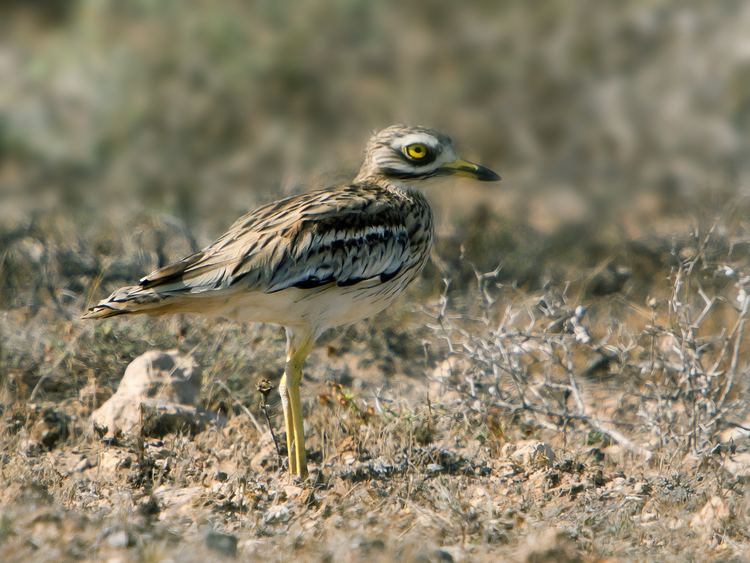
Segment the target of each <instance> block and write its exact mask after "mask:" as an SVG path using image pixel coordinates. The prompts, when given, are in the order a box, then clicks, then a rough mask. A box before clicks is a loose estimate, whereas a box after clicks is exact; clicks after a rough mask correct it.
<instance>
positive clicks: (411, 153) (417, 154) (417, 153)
mask: <svg viewBox="0 0 750 563" xmlns="http://www.w3.org/2000/svg"><path fill="white" fill-rule="evenodd" d="M404 152H405V153H406V156H408V157H409V158H411V159H413V160H422V159H423V158H425V157H426V156H427V154H428V151H427V146H426V145H424V144H422V143H412V144H411V145H408V146H407V147H406V148H405V149H404Z"/></svg>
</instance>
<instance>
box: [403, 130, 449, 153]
mask: <svg viewBox="0 0 750 563" xmlns="http://www.w3.org/2000/svg"><path fill="white" fill-rule="evenodd" d="M414 143H421V144H423V145H426V146H427V147H429V148H430V149H432V150H436V149H437V147H438V146H439V144H440V143H439V141H438V140H437V139H436V138H435V137H433V136H432V135H429V134H427V133H411V134H409V135H405V136H403V137H401V138H399V139H398V146H399V148H402V149H403V148H404V147H407V146H409V145H412V144H414Z"/></svg>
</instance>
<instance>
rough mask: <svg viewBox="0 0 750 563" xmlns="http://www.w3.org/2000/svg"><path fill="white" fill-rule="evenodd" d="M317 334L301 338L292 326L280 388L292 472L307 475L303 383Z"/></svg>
mask: <svg viewBox="0 0 750 563" xmlns="http://www.w3.org/2000/svg"><path fill="white" fill-rule="evenodd" d="M314 341H315V338H314V337H313V336H312V334H311V333H304V335H303V336H302V337H301V338H299V337H297V335H295V334H294V333H293V332H292V330H290V329H287V358H286V370H285V372H284V376H283V377H282V379H281V385H280V386H279V392H281V402H282V405H283V406H284V423H285V424H286V440H287V448H288V450H289V472H290V474H291V475H292V476H294V475H297V476H299V477H301V478H303V479H304V478H306V477H307V458H306V455H305V424H304V418H303V416H302V400H301V398H300V384H301V383H302V366H303V365H304V363H305V359H306V358H307V356H308V354H309V353H310V350H311V349H312V345H313V343H314Z"/></svg>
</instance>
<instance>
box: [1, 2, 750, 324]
mask: <svg viewBox="0 0 750 563" xmlns="http://www.w3.org/2000/svg"><path fill="white" fill-rule="evenodd" d="M0 22H1V23H0V198H1V199H0V306H2V307H3V308H6V309H17V308H26V307H31V308H32V309H33V308H34V307H38V306H40V303H42V302H44V301H45V300H48V299H53V300H54V301H55V302H56V303H57V305H58V306H59V307H61V308H62V309H64V310H66V311H67V310H68V309H67V308H68V307H70V310H69V311H70V314H71V315H73V313H74V312H77V311H78V310H80V308H81V307H82V306H83V305H84V303H85V302H87V301H89V300H91V298H92V296H91V295H87V291H88V290H89V289H90V288H91V280H92V279H94V278H97V276H100V275H103V276H104V278H103V279H102V283H103V285H104V286H106V289H107V290H109V289H112V288H113V287H114V286H116V285H119V284H120V283H121V282H126V281H132V280H133V279H134V278H137V277H138V276H140V275H142V274H143V273H144V272H146V271H148V270H150V269H151V268H153V267H156V266H157V265H161V264H164V263H165V262H168V261H170V260H173V259H177V258H180V257H181V256H182V255H183V254H184V253H185V252H188V251H190V250H191V249H194V248H198V247H201V246H202V245H204V244H206V243H208V242H210V241H211V240H213V238H214V237H215V236H217V235H219V234H220V233H221V232H223V229H225V228H226V227H227V226H228V225H229V224H231V222H232V221H233V220H234V219H235V218H236V217H237V216H238V215H240V214H241V213H243V212H245V211H246V210H248V209H251V208H252V207H253V206H254V205H256V204H258V203H261V202H265V201H268V200H271V199H274V198H276V197H278V196H281V195H285V194H290V193H295V192H299V191H303V190H307V189H313V188H317V187H321V186H325V185H329V184H334V183H337V182H342V181H346V180H347V179H350V178H352V176H353V175H354V174H355V172H356V170H357V167H358V165H359V161H360V155H361V151H362V148H363V146H364V142H365V140H366V139H367V137H368V136H369V135H370V133H371V132H372V131H373V130H375V129H378V128H381V127H384V126H387V125H389V124H391V123H394V122H405V123H410V124H424V125H428V126H432V127H435V128H438V129H441V130H443V131H445V132H447V133H448V134H450V135H451V136H453V137H454V139H456V141H457V143H458V146H459V149H460V150H461V152H462V153H463V155H464V156H465V157H466V158H470V159H476V160H478V161H481V162H483V163H484V164H486V165H488V166H489V167H491V168H493V169H495V170H497V171H499V172H500V173H501V174H502V175H503V178H504V181H503V182H502V183H501V184H500V185H499V186H497V187H487V186H485V185H482V186H476V185H473V184H471V182H468V181H466V182H465V181H460V182H458V183H455V182H454V183H453V184H450V183H449V184H448V185H443V186H436V187H435V188H434V189H432V188H431V190H430V194H429V196H430V198H431V199H432V200H433V201H434V202H435V204H436V206H437V207H438V209H439V215H440V221H439V235H440V241H439V244H438V256H439V258H440V260H439V261H437V262H436V263H437V268H438V269H439V268H443V269H444V270H445V269H447V268H448V267H450V266H452V265H455V264H457V261H458V260H459V258H460V257H461V256H463V257H467V258H469V259H470V260H471V262H472V263H474V264H476V266H477V267H478V268H479V269H492V268H494V267H495V266H497V265H498V264H502V271H501V274H500V277H501V278H503V279H504V280H507V281H512V282H513V283H517V284H519V285H521V286H524V287H530V288H535V287H541V286H543V285H544V284H545V283H548V282H549V281H550V280H552V281H566V280H571V281H574V280H576V279H582V278H586V279H587V280H590V279H592V276H594V277H595V276H596V275H597V272H598V273H601V272H604V273H605V274H607V275H608V276H609V278H606V279H604V281H602V280H600V279H599V278H597V279H596V280H594V282H592V283H593V285H591V287H590V289H592V291H594V292H595V293H596V292H597V291H600V292H605V293H606V292H607V291H609V290H610V289H613V290H618V289H620V287H621V285H622V283H621V282H622V281H624V280H625V279H627V280H629V281H628V283H629V284H630V285H629V286H628V288H629V290H630V291H633V292H636V294H637V293H638V291H639V288H640V291H641V292H642V293H645V292H646V291H647V289H644V288H645V284H646V282H647V280H648V279H649V277H650V276H652V275H653V272H654V271H655V268H662V267H663V266H664V263H665V261H667V262H668V261H669V259H670V258H669V256H670V253H672V254H674V241H675V239H677V238H686V237H687V238H690V237H691V236H693V233H694V230H695V229H696V228H700V226H701V225H710V224H711V223H712V221H714V220H715V218H716V217H717V216H719V215H721V216H725V217H727V216H728V217H730V219H731V218H732V217H734V218H735V219H736V221H735V222H737V221H739V222H741V221H742V217H743V212H741V211H739V210H741V209H745V207H743V206H745V205H746V197H745V196H746V195H747V193H748V186H749V185H750V181H749V178H750V158H748V155H750V135H748V125H750V35H748V33H747V30H748V29H750V4H748V3H747V2H744V1H742V0H737V1H731V0H728V1H722V2H701V1H684V0H661V1H656V0H654V1H646V0H643V1H635V2H600V1H596V0H577V1H563V0H546V1H540V2H534V3H533V5H532V4H529V3H528V2H522V1H517V0H516V1H476V2H460V3H457V2H453V1H449V0H442V1H441V0H438V1H433V2H419V3H399V2H369V1H366V0H336V1H326V2H322V1H319V0H307V1H301V2H297V3H295V4H294V7H293V8H290V7H288V6H284V5H283V4H281V3H278V2H274V1H271V0H267V1H257V2H249V1H248V2H241V1H237V0H230V1H226V2H222V3H220V4H218V3H215V2H209V1H208V0H203V1H195V2H191V3H190V4H189V5H187V4H185V3H183V2H178V1H176V0H171V1H160V2H156V1H147V0H131V1H129V2H121V1H114V0H109V1H107V0H96V1H94V0H91V1H87V0H77V1H74V0H46V1H41V0H40V1H37V2H26V1H22V0H15V1H14V0H4V1H3V2H1V3H0ZM743 197H745V199H743ZM745 216H746V215H745ZM742 232H743V233H744V232H745V231H744V230H743V231H742ZM453 271H454V273H455V277H456V280H454V285H453V287H455V288H459V289H460V287H461V285H462V283H464V282H466V283H468V281H467V280H470V279H473V274H472V273H471V272H469V273H466V272H467V269H466V268H463V267H459V266H456V268H454V269H453ZM40 272H41V273H42V275H40ZM456 272H457V273H456ZM461 272H464V274H466V275H465V276H464V274H462V273H461ZM592 272H594V273H593V274H592ZM439 274H440V272H438V271H436V269H435V267H432V269H431V270H428V271H427V272H426V274H425V276H426V279H427V280H428V281H427V282H425V283H427V284H428V287H431V288H433V289H435V288H437V287H439V285H440V284H439V278H440V277H441V275H439ZM462 276H464V278H466V279H464V278H462ZM605 277H606V276H605ZM620 278H622V280H620ZM430 279H432V281H429V280H430ZM435 280H438V281H435ZM462 280H463V281H462ZM612 280H614V281H612ZM423 281H424V280H423ZM610 282H611V283H610ZM602 284H603V285H602ZM45 286H47V287H46V288H45ZM597 288H598V289H597ZM99 293H102V291H101V290H99V292H98V293H97V295H96V297H97V298H99V297H101V295H100V294H99Z"/></svg>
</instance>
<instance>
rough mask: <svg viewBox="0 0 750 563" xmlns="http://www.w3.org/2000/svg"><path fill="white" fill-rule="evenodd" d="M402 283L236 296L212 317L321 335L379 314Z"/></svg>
mask: <svg viewBox="0 0 750 563" xmlns="http://www.w3.org/2000/svg"><path fill="white" fill-rule="evenodd" d="M404 282H405V280H403V279H402V280H398V279H393V280H390V281H388V282H386V283H380V282H379V280H377V281H368V282H362V283H360V284H357V285H353V286H349V287H338V286H335V285H330V286H324V287H321V288H315V289H299V288H296V287H292V288H288V289H284V290H282V291H277V292H275V293H262V292H257V291H247V292H241V293H235V294H234V295H231V296H228V298H227V299H226V300H225V301H223V302H220V303H219V304H217V307H215V308H214V310H213V314H214V315H215V316H220V317H227V318H230V319H233V320H237V321H241V322H266V323H274V324H280V325H284V326H289V327H304V328H310V329H312V330H314V331H315V332H316V333H318V334H320V333H321V332H323V331H324V330H326V329H328V328H332V327H335V326H340V325H345V324H350V323H353V322H356V321H359V320H361V319H366V318H368V317H371V316H373V315H375V314H377V313H379V312H380V311H382V310H383V309H385V308H386V307H388V306H389V305H390V304H391V303H393V301H394V300H395V299H396V297H398V296H399V294H400V293H401V291H402V290H403V287H404V286H405V285H406V284H405V283H404Z"/></svg>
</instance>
